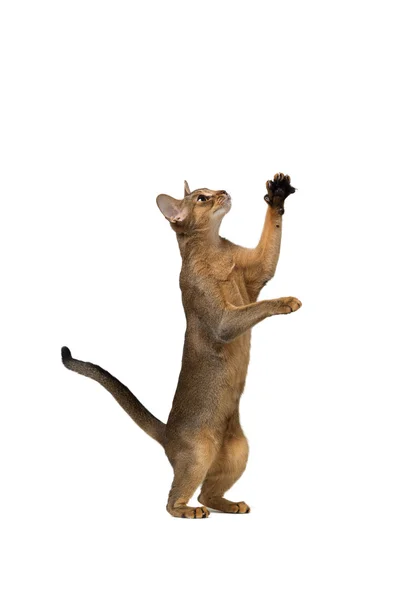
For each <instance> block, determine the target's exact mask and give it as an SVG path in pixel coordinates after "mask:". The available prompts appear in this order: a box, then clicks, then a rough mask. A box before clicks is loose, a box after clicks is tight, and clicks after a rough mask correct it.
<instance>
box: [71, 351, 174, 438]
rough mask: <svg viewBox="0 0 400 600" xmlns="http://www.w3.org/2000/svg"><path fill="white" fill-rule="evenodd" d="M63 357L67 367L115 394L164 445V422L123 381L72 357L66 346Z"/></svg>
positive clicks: (130, 414) (129, 411) (141, 424)
mask: <svg viewBox="0 0 400 600" xmlns="http://www.w3.org/2000/svg"><path fill="white" fill-rule="evenodd" d="M61 358H62V362H63V364H64V366H65V367H67V369H70V370H71V371H75V373H79V374H80V375H84V376H85V377H90V378H91V379H94V380H95V381H98V382H99V383H100V384H101V385H102V386H103V387H104V388H106V390H107V391H108V392H110V394H112V395H113V396H114V398H115V399H116V401H117V402H118V404H120V406H122V408H123V409H124V410H125V411H126V412H127V413H128V415H129V416H130V417H131V418H132V419H133V420H134V421H135V423H136V424H137V425H139V427H141V428H142V429H143V431H145V432H146V433H147V434H148V435H149V436H150V437H152V438H153V439H155V440H156V441H157V442H159V443H160V444H161V446H163V447H164V440H165V425H164V423H162V422H161V421H159V420H158V419H157V418H156V417H155V416H154V415H152V414H151V412H149V411H148V410H147V408H145V407H144V406H143V404H142V403H141V402H139V400H138V399H137V398H136V396H134V395H133V394H132V392H131V391H130V390H128V388H127V387H126V386H125V385H124V384H123V383H121V382H120V381H118V379H116V378H115V377H114V376H113V375H111V373H108V371H105V370H104V369H102V368H101V367H99V366H98V365H93V364H92V363H90V362H83V361H82V360H76V358H72V355H71V352H70V350H69V348H67V347H66V346H64V347H63V348H61Z"/></svg>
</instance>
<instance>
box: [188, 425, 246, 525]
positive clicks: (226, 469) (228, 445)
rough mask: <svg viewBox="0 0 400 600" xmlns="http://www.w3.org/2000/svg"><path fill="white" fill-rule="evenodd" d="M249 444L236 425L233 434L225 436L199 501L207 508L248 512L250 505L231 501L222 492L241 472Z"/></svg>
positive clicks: (230, 511)
mask: <svg viewBox="0 0 400 600" xmlns="http://www.w3.org/2000/svg"><path fill="white" fill-rule="evenodd" d="M248 455H249V445H248V443H247V440H246V438H245V436H244V434H243V432H242V430H241V428H240V425H238V427H237V430H236V431H235V433H234V434H229V435H227V436H226V437H225V439H224V442H223V444H222V447H221V449H220V451H219V453H218V455H217V456H216V458H215V460H214V462H213V463H212V465H211V467H210V469H209V471H208V472H207V475H206V478H205V480H204V483H203V486H202V488H201V493H200V496H199V498H198V500H199V502H201V503H202V504H205V505H206V506H208V507H209V508H213V509H215V510H219V511H221V512H227V513H241V514H242V513H248V512H250V507H249V506H248V505H247V504H246V503H245V502H231V501H230V500H227V499H226V498H224V497H223V496H224V494H225V492H226V491H227V490H229V489H230V488H231V487H232V486H233V484H234V483H235V482H236V481H237V480H238V479H239V477H240V476H241V475H242V474H243V472H244V470H245V468H246V464H247V458H248Z"/></svg>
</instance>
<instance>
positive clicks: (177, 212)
mask: <svg viewBox="0 0 400 600" xmlns="http://www.w3.org/2000/svg"><path fill="white" fill-rule="evenodd" d="M156 202H157V206H158V208H159V209H160V210H161V212H162V214H163V215H164V217H165V218H166V219H168V221H170V223H176V222H177V221H179V222H180V221H184V219H185V218H186V217H187V212H188V210H187V208H186V207H185V205H184V203H183V200H176V199H175V198H173V197H172V196H168V195H167V194H160V195H159V196H157V200H156Z"/></svg>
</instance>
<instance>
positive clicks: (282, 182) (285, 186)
mask: <svg viewBox="0 0 400 600" xmlns="http://www.w3.org/2000/svg"><path fill="white" fill-rule="evenodd" d="M266 187H267V191H268V193H267V194H266V195H265V196H264V200H265V201H266V202H267V203H268V204H269V205H270V206H272V208H275V209H276V210H277V211H278V213H279V214H280V215H283V213H284V212H285V209H284V207H283V204H284V201H285V199H286V198H287V197H288V196H289V195H290V194H294V192H295V191H296V189H295V188H294V187H293V186H292V185H291V184H290V177H289V175H284V174H283V173H276V175H275V176H274V179H273V181H271V180H270V179H269V180H268V181H267V183H266Z"/></svg>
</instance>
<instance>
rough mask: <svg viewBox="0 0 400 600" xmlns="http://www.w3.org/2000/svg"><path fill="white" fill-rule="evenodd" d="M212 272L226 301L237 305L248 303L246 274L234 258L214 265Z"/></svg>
mask: <svg viewBox="0 0 400 600" xmlns="http://www.w3.org/2000/svg"><path fill="white" fill-rule="evenodd" d="M211 274H212V278H213V279H214V281H215V284H216V285H217V287H218V289H219V292H220V294H221V296H222V297H223V299H224V300H225V302H226V303H230V304H234V305H235V306H243V305H244V304H248V302H249V298H248V293H247V289H246V285H245V280H244V275H243V272H242V270H241V269H239V267H238V266H237V265H236V263H235V262H234V260H233V259H230V260H226V261H224V262H220V263H219V264H218V265H212V267H211Z"/></svg>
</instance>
